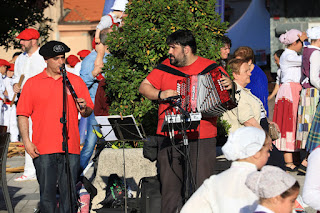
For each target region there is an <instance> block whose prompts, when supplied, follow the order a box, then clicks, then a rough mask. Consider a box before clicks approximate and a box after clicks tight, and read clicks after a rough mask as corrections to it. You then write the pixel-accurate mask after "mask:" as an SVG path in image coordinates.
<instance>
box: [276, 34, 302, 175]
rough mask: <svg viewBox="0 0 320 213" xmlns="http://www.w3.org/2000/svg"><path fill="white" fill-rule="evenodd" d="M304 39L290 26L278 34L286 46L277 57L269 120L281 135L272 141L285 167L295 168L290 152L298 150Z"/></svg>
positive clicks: (293, 169)
mask: <svg viewBox="0 0 320 213" xmlns="http://www.w3.org/2000/svg"><path fill="white" fill-rule="evenodd" d="M306 39H307V35H306V33H305V32H304V33H302V32H300V31H299V30H296V29H292V30H289V31H288V32H286V33H285V34H282V35H281V36H280V38H279V40H280V42H281V43H283V44H285V45H286V49H285V51H284V52H283V53H282V55H281V57H280V69H281V82H280V84H281V85H280V88H279V91H278V93H277V96H276V100H275V102H276V103H275V106H274V114H273V121H274V122H275V123H277V124H278V126H279V128H280V132H281V138H279V139H278V140H276V141H275V142H274V144H275V145H276V147H277V148H278V149H279V150H280V151H283V152H284V160H285V162H286V170H287V171H289V172H292V171H296V170H297V168H296V166H295V165H294V163H293V154H292V153H293V152H298V151H299V148H300V146H299V144H297V143H296V128H297V111H298V104H299V98H300V91H301V85H300V79H301V63H302V56H301V55H300V56H299V55H298V52H300V51H301V49H302V47H303V41H304V40H306Z"/></svg>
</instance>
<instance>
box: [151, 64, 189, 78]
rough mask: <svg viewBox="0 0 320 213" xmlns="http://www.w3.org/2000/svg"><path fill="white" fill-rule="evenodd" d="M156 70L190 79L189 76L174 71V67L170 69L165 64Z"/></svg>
mask: <svg viewBox="0 0 320 213" xmlns="http://www.w3.org/2000/svg"><path fill="white" fill-rule="evenodd" d="M155 69H158V70H162V71H165V72H167V73H170V74H172V75H178V76H181V77H188V76H189V75H187V74H185V73H183V72H181V71H179V70H177V69H174V68H172V67H169V66H167V65H164V64H159V65H158V66H157V67H156V68H155Z"/></svg>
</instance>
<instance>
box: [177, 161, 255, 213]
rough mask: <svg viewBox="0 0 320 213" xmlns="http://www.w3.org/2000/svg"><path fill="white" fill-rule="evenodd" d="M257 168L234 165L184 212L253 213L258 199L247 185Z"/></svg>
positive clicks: (212, 180)
mask: <svg viewBox="0 0 320 213" xmlns="http://www.w3.org/2000/svg"><path fill="white" fill-rule="evenodd" d="M254 171H257V167H256V166H255V165H254V164H252V163H248V162H238V161H235V162H232V164H231V167H230V169H228V170H226V171H224V172H222V173H220V174H218V175H212V176H211V177H210V178H208V179H206V180H205V181H204V183H203V184H202V185H201V186H200V188H199V189H198V190H197V191H196V192H195V193H194V194H193V195H192V196H191V198H190V199H189V200H188V201H187V202H186V204H185V205H184V206H183V208H182V209H181V212H180V213H194V212H201V213H211V212H214V213H230V212H238V213H245V212H253V211H254V210H255V209H256V207H257V205H258V197H257V196H256V195H255V194H254V193H253V192H252V191H251V190H250V189H249V188H248V187H247V186H246V185H245V181H246V179H247V176H248V174H250V173H252V172H254Z"/></svg>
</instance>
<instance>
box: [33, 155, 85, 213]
mask: <svg viewBox="0 0 320 213" xmlns="http://www.w3.org/2000/svg"><path fill="white" fill-rule="evenodd" d="M79 159H80V156H79V155H76V154H69V162H70V172H71V178H72V179H71V182H72V184H73V186H72V189H73V191H74V195H76V194H75V193H76V188H75V185H76V181H77V178H78V171H79ZM33 163H34V166H35V168H36V173H37V179H38V183H39V187H40V211H41V212H46V213H55V211H56V208H57V198H56V194H57V183H58V188H59V194H60V199H59V210H60V212H63V213H67V212H68V213H69V212H70V202H69V200H70V199H69V196H68V187H69V186H68V181H67V173H66V158H65V154H62V153H54V154H47V155H40V156H39V157H37V158H35V159H33ZM72 200H73V202H74V203H73V204H72V206H73V211H72V212H71V213H73V212H77V203H76V201H77V198H76V197H73V199H72Z"/></svg>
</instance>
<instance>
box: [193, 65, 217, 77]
mask: <svg viewBox="0 0 320 213" xmlns="http://www.w3.org/2000/svg"><path fill="white" fill-rule="evenodd" d="M218 66H219V65H218V64H217V63H213V64H210V65H209V66H207V67H206V68H205V69H204V70H202V71H201V72H200V73H199V74H198V75H204V74H206V73H208V72H210V71H212V70H214V69H216V68H217V67H218Z"/></svg>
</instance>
